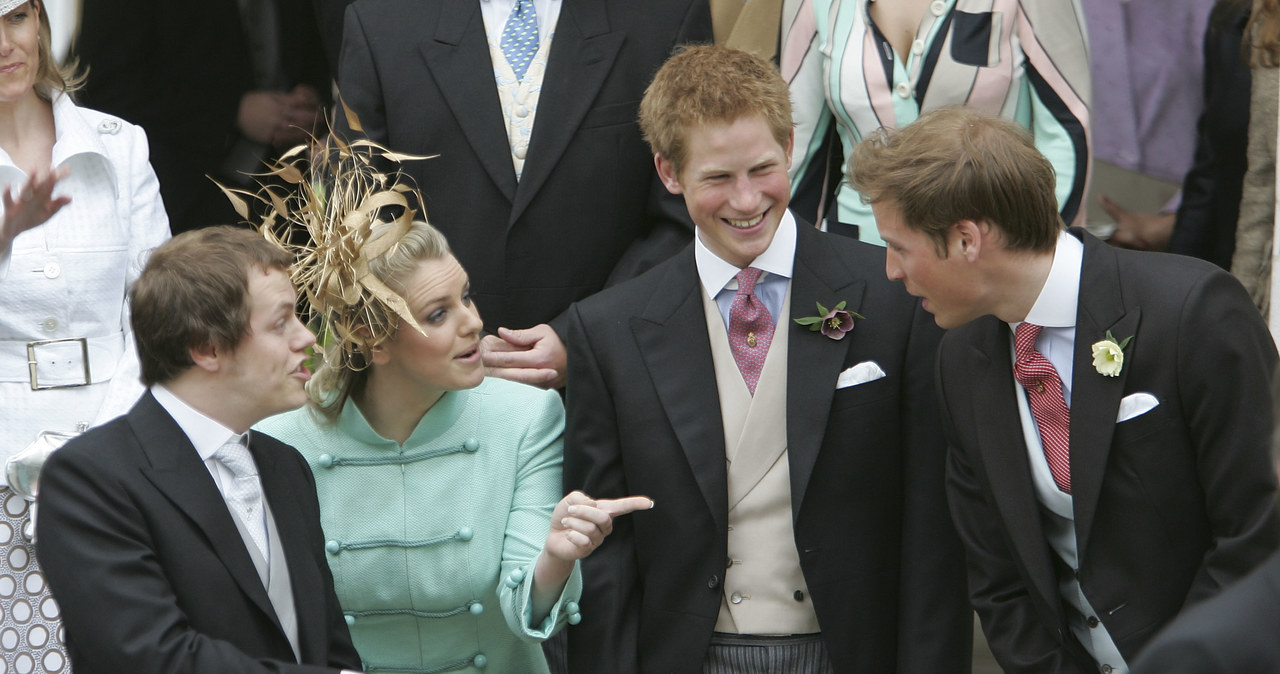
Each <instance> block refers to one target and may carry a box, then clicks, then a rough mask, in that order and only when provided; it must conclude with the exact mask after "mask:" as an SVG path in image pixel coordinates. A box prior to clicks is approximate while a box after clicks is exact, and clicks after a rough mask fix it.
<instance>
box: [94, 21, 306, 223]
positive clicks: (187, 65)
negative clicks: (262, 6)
mask: <svg viewBox="0 0 1280 674" xmlns="http://www.w3.org/2000/svg"><path fill="white" fill-rule="evenodd" d="M255 1H256V2H267V1H273V2H275V4H276V7H277V12H278V14H279V21H280V31H279V34H280V55H281V60H282V68H283V71H284V73H285V77H286V79H287V80H288V83H287V86H289V87H292V86H294V85H297V84H309V85H311V86H312V87H314V88H315V90H316V92H317V93H319V95H320V96H321V97H322V98H327V97H328V94H329V90H330V74H329V68H328V67H327V66H326V64H325V60H324V52H323V51H322V49H321V47H320V34H319V29H318V28H317V25H316V18H315V15H314V13H313V10H312V7H311V3H310V2H309V1H308V0H255ZM74 50H75V53H76V56H77V57H78V58H79V59H80V62H81V64H82V65H84V66H87V68H88V73H89V78H88V80H87V81H86V82H85V87H84V89H83V90H81V91H80V93H79V94H78V100H79V101H80V102H81V103H83V104H84V105H86V106H88V107H90V108H94V109H97V110H102V111H104V112H109V113H111V114H114V115H119V116H120V117H122V118H124V119H127V120H129V121H130V122H133V123H135V124H138V125H139V126H141V127H142V128H143V129H145V130H146V132H147V139H148V140H149V141H150V143H151V165H152V166H153V167H154V168H155V170H156V176H157V177H158V178H159V179H160V196H161V197H162V198H163V199H164V204H165V210H166V211H168V214H169V223H170V228H171V229H172V230H173V231H174V233H177V232H181V231H185V230H187V229H195V228H197V227H203V226H205V225H211V224H231V223H234V222H237V221H238V220H239V217H238V216H237V215H236V213H235V211H234V210H233V209H232V208H231V205H230V202H229V201H227V198H226V197H225V196H223V194H222V192H221V191H220V190H219V189H218V187H217V186H216V185H214V184H213V182H212V181H210V180H209V178H208V177H206V175H207V174H212V175H214V176H215V177H218V176H219V174H220V170H221V166H222V163H223V160H224V159H225V158H226V156H227V154H228V153H229V152H230V150H231V148H232V146H233V145H234V144H235V143H236V141H237V140H238V139H239V138H240V137H241V136H240V132H239V130H238V129H237V127H236V115H237V114H238V112H239V108H240V97H241V96H243V95H244V94H245V93H246V92H248V91H251V90H253V89H255V88H256V87H255V86H254V85H255V82H254V72H253V63H252V61H251V58H250V55H249V46H248V42H247V38H246V37H245V32H244V28H243V26H242V24H241V21H240V10H239V8H238V7H237V0H201V1H200V2H169V1H166V0H84V2H83V10H82V17H81V20H80V32H79V36H78V37H77V39H76V43H75V46H74Z"/></svg>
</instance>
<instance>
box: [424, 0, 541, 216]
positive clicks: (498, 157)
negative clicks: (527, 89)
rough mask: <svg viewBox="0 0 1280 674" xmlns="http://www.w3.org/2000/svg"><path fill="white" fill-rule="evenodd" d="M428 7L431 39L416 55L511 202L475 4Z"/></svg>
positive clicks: (507, 152)
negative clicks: (431, 20) (433, 28)
mask: <svg viewBox="0 0 1280 674" xmlns="http://www.w3.org/2000/svg"><path fill="white" fill-rule="evenodd" d="M433 4H434V5H437V7H435V8H434V11H436V12H438V14H439V19H438V21H437V23H436V31H435V34H434V35H431V36H425V37H424V38H423V42H422V56H423V58H424V59H425V60H426V62H427V67H428V68H429V69H430V70H431V75H432V77H433V78H434V79H435V82H436V84H437V86H439V87H440V94H441V96H442V97H443V98H444V101H445V103H447V104H448V105H449V108H450V109H451V110H452V111H453V117H454V119H456V120H457V122H458V126H460V127H462V135H463V136H465V137H466V139H467V143H469V144H470V145H471V149H472V151H474V152H475V154H476V156H477V157H478V158H479V159H480V163H481V164H482V165H483V166H484V168H485V171H487V172H488V173H489V177H490V178H492V179H493V182H494V184H496V185H497V186H498V189H500V190H502V194H503V195H504V196H506V197H507V199H512V200H514V199H515V195H516V172H515V168H514V167H513V166H512V164H511V144H510V142H509V141H508V140H507V132H506V124H505V122H503V120H502V103H501V102H500V101H499V100H498V89H497V84H496V83H495V82H494V79H493V62H492V61H491V60H490V59H489V43H488V40H487V39H486V38H485V34H484V19H483V18H482V17H481V16H480V3H478V2H476V1H475V0H434V2H424V3H422V5H423V7H424V10H423V11H424V12H430V11H432V9H431V8H430V6H431V5H433ZM535 138H536V134H535ZM434 161H446V162H447V161H450V159H449V157H441V158H440V159H437V160H434ZM419 187H425V186H419Z"/></svg>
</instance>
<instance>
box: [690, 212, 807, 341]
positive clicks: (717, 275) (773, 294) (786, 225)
mask: <svg viewBox="0 0 1280 674" xmlns="http://www.w3.org/2000/svg"><path fill="white" fill-rule="evenodd" d="M693 240H694V244H693V261H694V263H695V264H696V265H697V267H698V279H699V280H700V281H701V282H702V287H703V289H704V290H706V291H707V296H708V297H714V298H715V300H716V307H717V308H718V309H719V310H720V317H721V318H723V319H724V325H725V329H726V330H727V329H728V327H729V309H730V307H732V306H733V298H734V297H735V296H736V295H737V294H738V280H737V279H736V278H735V277H736V276H737V275H738V272H740V271H742V270H741V269H739V268H738V267H735V266H733V265H732V264H730V263H728V262H726V261H724V260H723V259H721V258H720V257H718V256H717V255H716V254H715V253H713V252H711V249H710V248H707V244H705V243H703V242H702V232H700V231H699V232H698V233H697V235H696V236H694V237H693ZM795 259H796V218H795V216H794V215H792V214H791V211H790V210H787V211H783V213H782V220H780V221H779V222H778V231H776V232H774V233H773V241H771V242H769V247H768V248H766V249H765V251H764V252H763V253H761V254H760V255H759V256H758V257H756V259H754V260H752V261H751V264H749V265H747V266H748V267H755V268H756V269H760V270H762V271H764V273H763V274H761V275H760V278H759V280H757V281H756V297H758V298H760V301H761V302H763V303H764V306H765V308H766V309H768V310H769V315H770V316H772V317H773V320H774V323H777V321H778V314H780V313H781V312H782V303H783V301H784V300H785V299H786V296H787V284H788V283H790V282H791V270H792V265H794V264H795Z"/></svg>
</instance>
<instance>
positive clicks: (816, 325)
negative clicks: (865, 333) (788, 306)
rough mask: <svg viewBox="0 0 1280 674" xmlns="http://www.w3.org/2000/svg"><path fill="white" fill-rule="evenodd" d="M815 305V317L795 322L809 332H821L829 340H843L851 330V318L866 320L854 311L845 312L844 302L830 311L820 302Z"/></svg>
mask: <svg viewBox="0 0 1280 674" xmlns="http://www.w3.org/2000/svg"><path fill="white" fill-rule="evenodd" d="M815 304H817V305H818V315H817V316H805V317H803V318H797V319H795V322H796V323H799V324H800V325H807V326H809V330H810V331H811V332H821V333H822V334H824V335H826V336H827V337H830V338H831V339H844V336H845V333H847V332H849V331H850V330H852V329H853V318H854V317H855V316H857V317H858V318H861V319H865V318H866V316H863V315H862V314H860V313H858V312H856V311H845V309H844V305H845V301H844V300H840V303H839V304H837V305H836V306H835V307H834V308H832V309H828V308H826V307H824V306H822V303H821V302H817V303H815Z"/></svg>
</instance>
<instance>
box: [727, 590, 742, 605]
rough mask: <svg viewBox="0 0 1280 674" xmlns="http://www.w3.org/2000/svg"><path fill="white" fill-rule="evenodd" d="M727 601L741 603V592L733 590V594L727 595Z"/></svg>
mask: <svg viewBox="0 0 1280 674" xmlns="http://www.w3.org/2000/svg"><path fill="white" fill-rule="evenodd" d="M729 601H730V602H732V603H734V604H741V603H742V593H741V592H734V593H733V594H731V595H729Z"/></svg>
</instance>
